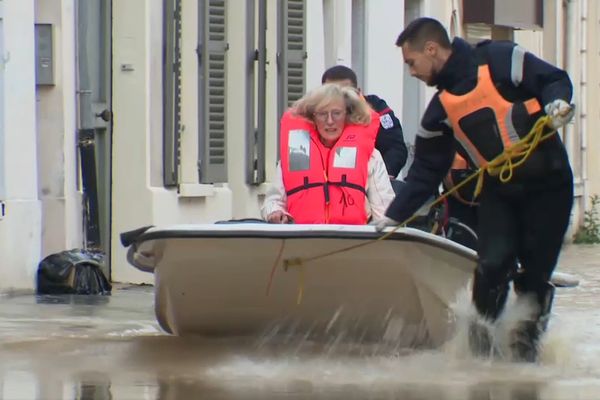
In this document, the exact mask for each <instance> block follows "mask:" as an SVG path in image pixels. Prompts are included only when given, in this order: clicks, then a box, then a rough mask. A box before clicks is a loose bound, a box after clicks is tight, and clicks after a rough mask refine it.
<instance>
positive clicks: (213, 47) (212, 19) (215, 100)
mask: <svg viewBox="0 0 600 400" xmlns="http://www.w3.org/2000/svg"><path fill="white" fill-rule="evenodd" d="M226 7H227V1H226V0H204V1H201V2H200V3H199V9H200V24H199V27H198V32H199V43H200V45H199V47H198V55H199V68H200V71H199V93H198V103H199V112H198V116H199V123H198V126H199V130H200V132H199V137H200V140H199V152H198V153H199V160H198V168H199V175H200V181H201V182H202V183H214V182H226V181H227V140H226V129H225V127H226V115H227V109H226V105H225V91H226V77H227V75H226V67H227V49H228V44H227V34H226V30H227V19H226Z"/></svg>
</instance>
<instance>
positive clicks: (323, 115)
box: [314, 110, 346, 122]
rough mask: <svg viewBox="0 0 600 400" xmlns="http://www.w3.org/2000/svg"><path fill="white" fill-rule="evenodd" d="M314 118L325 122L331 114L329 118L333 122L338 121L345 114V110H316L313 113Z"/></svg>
mask: <svg viewBox="0 0 600 400" xmlns="http://www.w3.org/2000/svg"><path fill="white" fill-rule="evenodd" d="M314 116H315V119H316V120H317V121H319V122H327V121H328V120H329V117H330V116H331V120H332V121H334V122H338V121H340V120H341V119H343V118H344V117H345V116H346V111H344V110H331V111H317V112H316V113H315V114H314Z"/></svg>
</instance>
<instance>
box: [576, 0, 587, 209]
mask: <svg viewBox="0 0 600 400" xmlns="http://www.w3.org/2000/svg"><path fill="white" fill-rule="evenodd" d="M587 20H588V0H581V27H580V28H581V29H580V32H581V39H580V46H581V54H580V58H579V62H580V63H581V71H580V76H579V87H580V89H579V104H578V106H579V135H580V143H581V180H582V185H583V201H582V204H583V207H584V210H585V208H586V204H587V200H588V196H589V193H588V189H589V188H588V171H587V169H588V164H587V62H588V57H587Z"/></svg>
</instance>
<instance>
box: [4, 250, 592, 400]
mask: <svg viewBox="0 0 600 400" xmlns="http://www.w3.org/2000/svg"><path fill="white" fill-rule="evenodd" d="M560 266H561V268H560V270H561V271H562V272H569V273H573V274H576V275H577V276H578V277H579V279H580V285H579V286H578V287H576V288H562V289H557V296H556V299H555V307H554V309H553V312H554V315H553V318H552V320H551V323H550V331H549V333H548V335H547V337H546V342H545V346H544V349H543V354H542V361H541V363H540V364H536V365H529V364H517V363H510V362H503V361H489V360H476V359H472V358H470V357H469V356H468V355H467V354H466V353H465V352H464V351H463V350H462V348H461V347H460V346H458V345H456V343H450V344H449V345H448V346H446V347H445V348H444V349H441V350H436V351H406V352H400V353H398V352H390V353H389V354H380V353H377V355H372V354H370V353H371V352H370V351H369V349H363V351H357V349H356V346H354V347H352V348H351V349H348V348H344V347H343V346H338V347H336V348H334V349H332V348H323V347H322V346H321V347H319V346H317V345H308V344H304V345H302V346H298V345H293V346H290V345H286V343H285V342H284V341H273V342H267V343H264V341H263V340H261V338H247V339H239V340H234V339H227V340H218V339H210V340H209V339H201V338H189V339H188V338H185V339H184V338H179V337H174V336H168V335H165V334H163V333H162V332H161V331H160V329H159V328H158V325H157V323H156V321H155V317H154V309H153V288H152V287H147V286H146V287H144V286H142V287H115V288H114V289H113V295H112V296H110V297H83V298H77V297H68V296H67V297H52V296H45V297H40V298H37V297H35V296H31V295H21V296H4V297H1V296H0V399H93V400H108V399H148V400H158V399H160V400H171V399H194V398H206V399H231V398H244V399H266V398H284V399H304V398H325V399H406V400H421V399H442V400H459V399H469V400H479V399H482V400H492V399H494V400H496V399H498V400H500V399H502V400H504V399H515V400H516V399H519V400H520V399H523V400H524V399H539V400H542V399H543V400H550V399H598V398H600V361H599V360H600V340H598V337H599V336H600V309H599V307H598V305H597V304H598V302H599V301H600V246H593V247H590V246H587V247H583V246H568V247H567V248H566V249H565V251H564V252H563V254H562V256H561V262H560Z"/></svg>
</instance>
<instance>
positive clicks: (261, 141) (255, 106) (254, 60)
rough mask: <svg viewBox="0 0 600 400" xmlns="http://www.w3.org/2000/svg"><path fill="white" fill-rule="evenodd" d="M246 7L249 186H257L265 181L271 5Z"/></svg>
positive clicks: (253, 2)
mask: <svg viewBox="0 0 600 400" xmlns="http://www.w3.org/2000/svg"><path fill="white" fill-rule="evenodd" d="M246 5H247V8H246V9H247V13H248V14H247V16H246V27H247V31H246V54H247V60H248V63H247V74H246V146H247V147H246V183H248V184H250V185H257V184H260V183H263V182H264V181H265V130H266V123H265V121H266V93H267V91H266V82H267V1H266V0H258V1H257V0H246ZM257 22H258V24H257Z"/></svg>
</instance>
